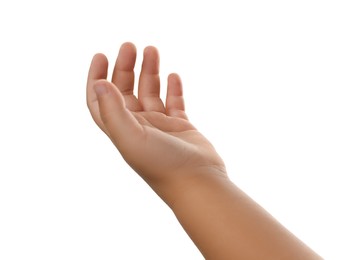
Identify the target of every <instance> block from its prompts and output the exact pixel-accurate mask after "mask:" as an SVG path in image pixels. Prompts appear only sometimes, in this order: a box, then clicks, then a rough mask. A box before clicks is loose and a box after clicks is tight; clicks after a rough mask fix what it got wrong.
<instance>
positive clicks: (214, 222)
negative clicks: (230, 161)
mask: <svg viewBox="0 0 364 260" xmlns="http://www.w3.org/2000/svg"><path fill="white" fill-rule="evenodd" d="M136 54H137V51H136V47H135V46H134V45H133V44H132V43H124V44H123V45H122V46H121V48H120V51H119V55H118V57H117V60H116V64H115V67H114V71H113V75H112V80H111V81H108V80H107V74H108V61H107V58H106V57H105V55H103V54H96V55H95V56H94V58H93V59H92V62H91V66H90V70H89V75H88V80H87V105H88V108H89V110H90V112H91V115H92V118H93V119H94V121H95V123H96V124H97V125H98V126H99V128H100V129H101V130H102V131H103V132H104V133H105V134H106V135H107V136H108V137H109V138H110V140H111V141H112V142H113V143H114V145H115V146H116V147H117V149H118V150H119V152H120V154H121V155H122V156H123V158H124V159H125V161H126V162H127V163H128V164H129V165H130V166H131V167H132V168H133V169H134V171H135V172H136V173H138V174H139V175H140V176H141V177H142V178H143V179H144V180H145V181H146V182H147V183H148V184H149V186H150V187H151V188H152V189H153V190H154V191H155V192H156V193H157V194H158V195H159V196H160V197H161V198H162V200H163V201H165V203H166V204H167V205H168V206H169V207H170V208H171V209H172V211H173V212H174V214H175V215H176V217H177V219H178V220H179V222H180V223H181V225H182V226H183V228H184V229H185V231H186V232H187V234H188V235H189V236H190V238H191V239H192V240H193V242H194V243H195V244H196V246H197V247H198V249H199V250H200V252H201V253H202V255H203V256H204V257H205V258H206V259H211V260H214V259H217V260H229V259H289V260H292V259H322V258H321V257H320V256H318V255H317V254H316V253H315V252H313V251H312V250H311V249H310V248H309V247H307V246H306V245H305V244H304V243H302V242H301V241H300V240H299V239H298V238H296V237H295V236H294V235H293V234H291V233H290V232H289V231H288V230H287V229H285V228H284V227H283V226H282V225H281V224H280V223H278V222H277V221H276V220H275V219H274V218H273V217H272V216H271V215H269V214H268V213H267V212H266V211H265V210H264V209H263V208H262V207H260V206H259V205H258V204H257V203H256V202H255V201H253V200H252V199H251V198H250V197H249V196H247V195H246V194H245V193H244V192H243V191H241V190H240V189H239V188H238V187H237V186H236V185H235V184H234V183H233V182H232V181H231V180H230V179H229V177H228V175H227V172H226V169H225V165H224V162H223V160H222V159H221V158H220V156H219V155H218V154H217V152H216V151H215V149H214V147H213V146H212V144H211V143H210V142H209V141H208V140H207V139H206V138H205V137H204V136H203V135H202V134H201V133H200V132H199V131H198V130H197V129H196V128H195V127H194V126H193V125H192V124H191V122H190V121H189V120H188V117H187V115H186V113H185V106H184V99H183V90H182V82H181V79H180V77H179V76H178V75H177V74H174V73H173V74H170V75H169V76H168V84H167V97H166V100H165V103H164V102H163V101H162V100H161V98H160V78H159V54H158V51H157V49H156V48H155V47H152V46H149V47H146V48H145V49H144V54H143V55H144V57H143V64H142V69H141V73H140V77H139V85H138V95H137V96H136V95H135V91H134V85H135V84H134V81H135V74H134V66H135V60H136ZM161 250H162V248H161Z"/></svg>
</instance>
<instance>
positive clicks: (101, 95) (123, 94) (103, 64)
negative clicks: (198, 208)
mask: <svg viewBox="0 0 364 260" xmlns="http://www.w3.org/2000/svg"><path fill="white" fill-rule="evenodd" d="M135 60H136V48H135V46H134V45H133V44H131V43H124V44H123V45H122V46H121V48H120V52H119V55H118V57H117V60H116V64H115V68H114V72H113V75H112V81H111V82H109V81H107V80H106V78H107V68H108V61H107V58H106V57H105V56H104V55H103V54H96V55H95V56H94V58H93V60H92V63H91V66H90V70H89V75H88V82H87V105H88V108H89V110H90V112H91V115H92V117H93V119H94V121H95V122H96V124H97V125H98V126H99V127H100V128H101V130H102V131H104V132H105V134H106V135H108V137H109V138H110V139H111V141H112V142H113V143H114V145H115V146H116V147H117V149H118V150H119V151H120V153H121V155H122V156H123V157H124V159H125V160H126V162H127V163H128V164H129V165H130V166H131V167H132V168H133V169H134V170H135V171H136V172H137V173H138V174H139V175H140V176H141V177H142V178H143V179H144V180H145V181H147V182H148V184H150V185H151V186H152V188H154V189H155V190H157V191H158V190H160V187H159V186H161V185H164V186H166V185H169V184H171V183H176V182H179V183H184V181H185V180H186V179H188V178H190V177H191V178H193V177H194V175H195V174H199V173H200V172H219V173H220V174H222V175H226V171H225V167H224V163H223V161H222V160H221V158H220V157H219V156H218V154H217V153H216V152H215V149H214V148H213V146H212V145H211V144H210V143H209V141H208V140H207V139H206V138H205V137H204V136H202V134H200V133H199V132H198V131H197V130H196V128H195V127H194V126H193V125H192V124H191V123H190V122H189V120H188V118H187V116H186V113H185V107H184V100H183V93H182V82H181V79H180V77H179V76H178V75H177V74H170V75H169V77H168V87H167V97H166V102H165V105H164V104H163V102H162V100H161V98H160V97H159V94H160V79H159V55H158V51H157V49H156V48H154V47H147V48H145V50H144V59H143V64H142V70H141V73H140V78H139V87H138V97H136V96H135V95H134V71H133V70H134V65H135ZM204 168H207V169H208V171H202V169H204ZM216 170H217V171H216ZM157 193H158V192H157Z"/></svg>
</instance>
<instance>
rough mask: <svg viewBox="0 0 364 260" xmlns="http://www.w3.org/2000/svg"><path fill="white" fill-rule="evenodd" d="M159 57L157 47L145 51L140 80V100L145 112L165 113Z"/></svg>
mask: <svg viewBox="0 0 364 260" xmlns="http://www.w3.org/2000/svg"><path fill="white" fill-rule="evenodd" d="M159 92H160V79H159V55H158V50H157V49H156V48H155V47H152V46H149V47H147V48H145V50H144V58H143V64H142V70H141V72H140V78H139V89H138V99H139V103H140V104H141V105H142V107H143V110H144V111H158V112H162V113H165V108H164V104H163V102H162V100H161V99H160V97H159Z"/></svg>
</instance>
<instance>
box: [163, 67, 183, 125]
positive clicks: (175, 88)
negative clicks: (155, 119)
mask: <svg viewBox="0 0 364 260" xmlns="http://www.w3.org/2000/svg"><path fill="white" fill-rule="evenodd" d="M166 114H167V115H169V116H173V117H179V118H183V119H187V115H186V113H185V104H184V99H183V89H182V81H181V78H180V77H179V76H178V75H177V74H175V73H173V74H170V75H169V76H168V86H167V98H166Z"/></svg>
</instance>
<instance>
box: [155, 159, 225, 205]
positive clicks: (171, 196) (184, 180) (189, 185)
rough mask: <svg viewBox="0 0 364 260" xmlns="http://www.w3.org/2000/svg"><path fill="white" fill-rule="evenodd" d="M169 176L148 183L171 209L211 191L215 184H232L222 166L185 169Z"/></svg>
mask: <svg viewBox="0 0 364 260" xmlns="http://www.w3.org/2000/svg"><path fill="white" fill-rule="evenodd" d="M170 176H171V178H168V179H167V178H165V179H163V180H159V181H158V183H150V182H148V184H149V185H150V186H151V188H152V189H153V190H154V191H155V192H156V193H157V194H158V195H159V197H160V198H161V199H162V200H163V201H164V202H165V203H166V204H167V205H168V206H169V207H170V208H171V209H172V210H173V211H174V210H175V208H177V207H179V205H180V204H184V203H186V201H188V200H189V199H190V198H193V197H196V196H197V197H198V196H200V195H203V196H205V194H203V193H209V192H210V191H212V192H213V190H214V186H216V185H219V184H223V185H226V183H230V184H232V182H231V181H230V179H229V178H228V175H227V173H226V170H225V167H224V166H221V167H220V166H203V167H198V168H194V169H189V170H188V169H185V170H184V171H183V172H178V173H174V174H171V175H170Z"/></svg>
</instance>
